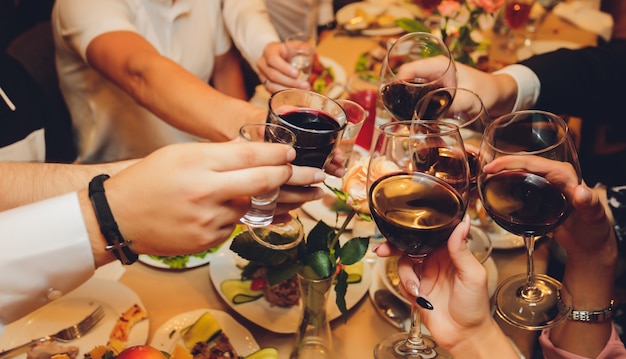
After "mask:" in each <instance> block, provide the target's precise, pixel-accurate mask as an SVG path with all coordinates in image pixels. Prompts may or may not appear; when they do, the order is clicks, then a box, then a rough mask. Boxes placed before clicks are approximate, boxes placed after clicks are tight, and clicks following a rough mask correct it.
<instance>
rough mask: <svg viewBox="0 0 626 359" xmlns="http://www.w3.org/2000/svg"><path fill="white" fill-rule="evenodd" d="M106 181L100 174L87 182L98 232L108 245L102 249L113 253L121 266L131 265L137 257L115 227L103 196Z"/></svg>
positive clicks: (128, 242) (103, 175)
mask: <svg viewBox="0 0 626 359" xmlns="http://www.w3.org/2000/svg"><path fill="white" fill-rule="evenodd" d="M107 179H109V175H106V174H101V175H98V176H96V177H94V178H93V179H92V180H91V182H89V199H90V200H91V205H92V206H93V210H94V212H95V213H96V219H97V220H98V224H99V225H100V232H101V233H102V235H103V236H104V239H105V240H106V241H107V243H108V245H107V246H106V247H104V248H105V249H106V250H107V251H113V254H115V257H117V259H119V260H120V262H122V263H123V264H133V263H135V262H136V261H137V258H138V256H137V254H136V253H135V252H133V251H132V250H131V249H130V248H129V247H128V246H129V245H130V241H127V240H125V239H124V237H122V234H121V233H120V230H119V228H118V227H117V222H115V218H113V213H111V208H110V207H109V203H108V202H107V198H106V195H105V194H104V181H106V180H107Z"/></svg>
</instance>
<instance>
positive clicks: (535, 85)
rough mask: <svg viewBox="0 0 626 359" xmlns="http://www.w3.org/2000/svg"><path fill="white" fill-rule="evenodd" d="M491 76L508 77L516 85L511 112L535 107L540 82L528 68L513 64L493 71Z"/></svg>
mask: <svg viewBox="0 0 626 359" xmlns="http://www.w3.org/2000/svg"><path fill="white" fill-rule="evenodd" d="M493 74H494V75H499V74H505V75H509V76H511V77H512V78H513V79H514V80H515V82H516V83H517V98H516V99H515V105H514V106H513V111H519V110H526V109H529V108H531V107H532V106H534V105H535V103H536V102H537V99H538V98H539V92H540V90H541V82H540V81H539V78H538V77H537V75H536V74H535V73H534V72H533V71H532V70H531V69H530V68H528V67H526V66H524V65H520V64H513V65H508V66H505V67H504V68H502V69H500V70H498V71H494V72H493Z"/></svg>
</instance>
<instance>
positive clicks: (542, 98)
mask: <svg viewBox="0 0 626 359" xmlns="http://www.w3.org/2000/svg"><path fill="white" fill-rule="evenodd" d="M520 63H521V64H523V65H525V66H527V67H529V68H530V69H531V70H533V71H534V72H535V73H536V74H537V76H538V78H539V80H540V82H541V91H540V95H539V99H538V101H537V104H536V105H535V107H536V108H537V109H542V110H546V111H550V112H554V113H559V114H567V115H572V116H578V117H582V118H585V119H593V121H594V122H595V121H597V122H596V123H612V124H617V123H622V124H623V123H626V121H625V119H624V118H623V117H626V115H622V113H623V109H624V104H625V103H626V41H623V40H621V41H613V42H611V43H608V44H605V45H600V46H596V47H586V48H583V49H577V50H569V49H560V50H557V51H554V52H550V53H546V54H542V55H537V56H533V57H532V58H529V59H527V60H525V61H521V62H520Z"/></svg>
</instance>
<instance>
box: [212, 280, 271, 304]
mask: <svg viewBox="0 0 626 359" xmlns="http://www.w3.org/2000/svg"><path fill="white" fill-rule="evenodd" d="M251 285H252V281H251V280H239V279H227V280H225V281H223V282H222V283H220V289H221V290H222V293H224V295H225V296H226V298H228V299H229V300H230V301H231V302H232V303H233V304H242V303H248V302H252V301H255V300H257V299H259V298H261V297H262V296H263V291H261V290H254V289H252V288H251Z"/></svg>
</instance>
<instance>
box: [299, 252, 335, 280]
mask: <svg viewBox="0 0 626 359" xmlns="http://www.w3.org/2000/svg"><path fill="white" fill-rule="evenodd" d="M331 257H332V256H331V255H330V253H328V251H317V252H314V253H310V254H309V255H307V257H306V262H305V265H306V266H307V267H310V268H311V269H313V271H314V272H315V273H316V274H317V275H318V276H319V278H328V277H330V276H331V275H333V274H334V273H335V261H334V259H333V258H331Z"/></svg>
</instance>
